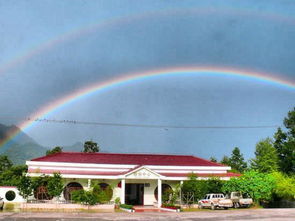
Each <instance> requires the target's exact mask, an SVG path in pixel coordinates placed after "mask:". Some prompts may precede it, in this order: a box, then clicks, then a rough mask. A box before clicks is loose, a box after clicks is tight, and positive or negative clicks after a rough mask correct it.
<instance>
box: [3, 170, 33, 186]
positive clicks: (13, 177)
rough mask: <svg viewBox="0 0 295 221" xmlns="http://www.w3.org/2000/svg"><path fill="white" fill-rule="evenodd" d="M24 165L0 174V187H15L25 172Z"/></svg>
mask: <svg viewBox="0 0 295 221" xmlns="http://www.w3.org/2000/svg"><path fill="white" fill-rule="evenodd" d="M27 169H28V167H27V166H26V165H17V166H12V167H10V168H9V169H7V170H5V171H4V172H2V173H0V186H17V184H18V182H19V180H20V178H21V177H22V175H23V174H24V173H26V172H27Z"/></svg>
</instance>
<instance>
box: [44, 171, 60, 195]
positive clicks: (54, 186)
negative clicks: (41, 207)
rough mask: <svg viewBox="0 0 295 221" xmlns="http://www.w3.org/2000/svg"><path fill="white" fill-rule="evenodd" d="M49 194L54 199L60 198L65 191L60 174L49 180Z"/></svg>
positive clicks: (55, 174)
mask: <svg viewBox="0 0 295 221" xmlns="http://www.w3.org/2000/svg"><path fill="white" fill-rule="evenodd" d="M47 189H48V194H49V195H50V196H52V197H59V196H60V194H61V193H62V191H63V181H62V176H61V175H60V173H54V174H53V176H52V177H49V178H48V179H47Z"/></svg>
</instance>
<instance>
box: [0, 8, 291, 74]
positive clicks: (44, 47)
mask: <svg viewBox="0 0 295 221" xmlns="http://www.w3.org/2000/svg"><path fill="white" fill-rule="evenodd" d="M181 13H182V14H184V15H188V14H198V15H200V14H222V13H223V14H227V13H228V14H232V15H236V16H249V17H258V18H261V19H266V20H273V21H278V22H282V23H286V24H289V25H292V26H294V25H295V20H294V18H293V17H292V16H290V15H288V16H286V15H285V14H284V15H281V14H277V13H270V12H261V11H256V9H252V10H248V9H240V8H230V7H227V8H189V9H188V8H183V9H170V10H157V11H148V12H142V13H139V14H133V15H128V16H122V17H114V18H109V19H107V20H102V21H100V22H98V23H94V24H87V25H84V26H82V27H76V28H74V29H73V30H71V31H68V32H65V33H62V34H60V35H58V36H56V37H55V38H52V39H49V40H47V41H45V42H43V43H40V44H39V45H38V46H36V47H32V48H29V49H28V50H27V51H25V52H23V53H21V55H17V56H16V57H14V58H12V59H11V60H9V61H6V62H5V63H3V64H0V75H1V74H4V73H8V71H9V70H10V69H12V68H14V67H16V66H17V65H19V64H21V63H25V62H27V61H28V60H30V59H31V58H33V57H35V56H37V55H39V54H41V53H43V52H46V51H48V50H50V49H52V48H55V47H56V46H58V45H59V44H62V43H65V42H68V41H70V40H73V39H75V38H79V37H81V36H84V35H89V34H90V33H92V32H95V31H98V30H104V31H105V29H106V28H112V27H117V26H119V25H126V24H129V23H131V22H134V21H139V20H143V19H146V18H150V17H157V16H159V17H161V16H168V15H173V14H176V15H179V14H181Z"/></svg>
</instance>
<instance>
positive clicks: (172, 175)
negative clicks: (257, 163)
mask: <svg viewBox="0 0 295 221" xmlns="http://www.w3.org/2000/svg"><path fill="white" fill-rule="evenodd" d="M160 174H161V175H163V176H167V177H187V176H188V175H190V174H191V173H160ZM195 175H196V176H197V177H238V176H241V174H239V173H231V172H228V173H195Z"/></svg>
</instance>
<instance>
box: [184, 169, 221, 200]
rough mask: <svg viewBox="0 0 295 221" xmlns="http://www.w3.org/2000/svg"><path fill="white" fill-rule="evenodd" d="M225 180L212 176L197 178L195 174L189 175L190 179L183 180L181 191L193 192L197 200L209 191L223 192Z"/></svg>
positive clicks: (185, 192)
mask: <svg viewBox="0 0 295 221" xmlns="http://www.w3.org/2000/svg"><path fill="white" fill-rule="evenodd" d="M223 184H224V181H222V180H220V179H219V178H216V177H212V178H209V179H208V180H197V177H196V175H195V174H191V175H190V176H189V180H186V181H184V182H183V184H182V186H181V192H182V193H184V194H188V193H193V194H194V200H195V202H197V201H198V200H200V199H202V198H203V197H204V195H205V194H207V193H221V192H222V186H223Z"/></svg>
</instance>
